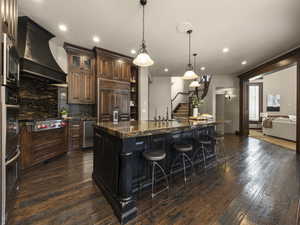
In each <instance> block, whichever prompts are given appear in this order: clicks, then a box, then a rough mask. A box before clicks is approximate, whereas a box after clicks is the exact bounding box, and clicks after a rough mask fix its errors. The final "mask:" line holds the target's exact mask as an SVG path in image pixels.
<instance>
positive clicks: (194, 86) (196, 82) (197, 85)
mask: <svg viewBox="0 0 300 225" xmlns="http://www.w3.org/2000/svg"><path fill="white" fill-rule="evenodd" d="M193 56H194V68H195V69H196V68H197V67H196V57H197V53H194V54H193ZM190 87H191V88H198V87H200V83H199V81H198V80H197V79H196V80H194V81H192V83H191V84H190Z"/></svg>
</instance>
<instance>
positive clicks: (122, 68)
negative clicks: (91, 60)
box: [95, 48, 132, 82]
mask: <svg viewBox="0 0 300 225" xmlns="http://www.w3.org/2000/svg"><path fill="white" fill-rule="evenodd" d="M95 53H96V74H97V77H100V78H103V79H109V80H116V81H125V82H130V77H131V67H132V58H130V57H127V56H123V55H121V54H117V53H113V52H110V51H108V50H105V49H100V48H95Z"/></svg>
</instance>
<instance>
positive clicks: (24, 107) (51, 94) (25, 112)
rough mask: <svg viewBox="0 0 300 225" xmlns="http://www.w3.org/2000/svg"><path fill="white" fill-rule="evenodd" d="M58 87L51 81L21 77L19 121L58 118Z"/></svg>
mask: <svg viewBox="0 0 300 225" xmlns="http://www.w3.org/2000/svg"><path fill="white" fill-rule="evenodd" d="M57 96H58V94H57V87H54V86H51V85H50V83H49V80H47V79H40V78H35V77H26V76H22V75H21V79H20V90H19V97H20V112H19V120H43V119H49V118H57V116H58V108H57V107H58V104H57Z"/></svg>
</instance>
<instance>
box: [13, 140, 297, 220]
mask: <svg viewBox="0 0 300 225" xmlns="http://www.w3.org/2000/svg"><path fill="white" fill-rule="evenodd" d="M225 140H226V141H225V144H226V151H227V154H228V156H229V157H228V160H227V162H226V164H219V166H215V167H212V168H210V169H209V170H207V172H206V173H205V172H201V171H198V173H197V175H195V176H193V180H192V182H191V183H189V184H188V185H187V186H186V187H184V186H183V180H181V179H180V178H181V177H178V179H176V180H175V181H174V182H172V183H171V186H172V189H171V190H170V193H169V194H168V193H167V192H166V193H164V194H161V195H159V196H158V197H157V198H155V199H154V200H151V199H150V194H149V192H143V193H141V194H140V195H139V196H138V208H139V213H138V217H137V218H136V219H135V220H134V221H132V222H131V223H130V224H143V225H144V224H161V225H169V224H193V225H206V224H207V225H221V224H222V225H235V224H241V225H246V224H248V225H253V224H259V225H294V224H297V208H298V201H299V196H300V194H299V193H300V192H299V190H300V179H299V178H300V177H299V174H300V161H299V160H300V159H299V158H298V157H297V156H296V154H295V152H292V151H285V150H282V149H281V147H278V146H275V145H272V144H270V143H266V142H262V141H260V140H257V139H253V138H245V139H241V138H239V137H237V136H226V138H225ZM92 160H93V155H92V152H91V151H88V152H72V153H69V154H68V155H65V156H62V157H60V158H58V159H56V160H54V161H51V162H49V163H48V164H43V165H41V166H39V167H35V168H33V169H31V170H28V171H27V172H26V173H25V174H23V176H22V180H21V183H20V190H19V192H18V194H17V196H16V203H15V207H14V210H13V212H12V216H11V219H10V221H9V225H29V224H34V225H38V224H39V225H46V224H51V225H56V224H57V225H58V224H59V225H60V224H70V225H71V224H72V225H75V224H76V225H77V224H78V225H79V224H80V225H81V224H82V225H85V224H88V225H89V224H99V225H100V224H118V221H117V219H116V217H115V216H114V214H113V211H112V209H111V207H110V205H109V204H108V203H107V201H106V200H105V198H104V197H103V195H102V194H101V191H100V190H98V188H97V187H96V186H95V185H94V184H93V181H92V179H91V173H92ZM299 224H300V223H299Z"/></svg>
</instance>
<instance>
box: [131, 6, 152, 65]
mask: <svg viewBox="0 0 300 225" xmlns="http://www.w3.org/2000/svg"><path fill="white" fill-rule="evenodd" d="M140 3H141V5H142V6H143V40H142V46H141V48H140V49H139V51H138V55H137V56H136V57H135V59H134V60H133V63H134V64H135V65H137V66H141V67H147V66H152V65H153V64H154V62H153V60H152V59H151V58H150V56H149V54H148V51H147V49H146V42H145V5H146V4H147V0H140Z"/></svg>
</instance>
